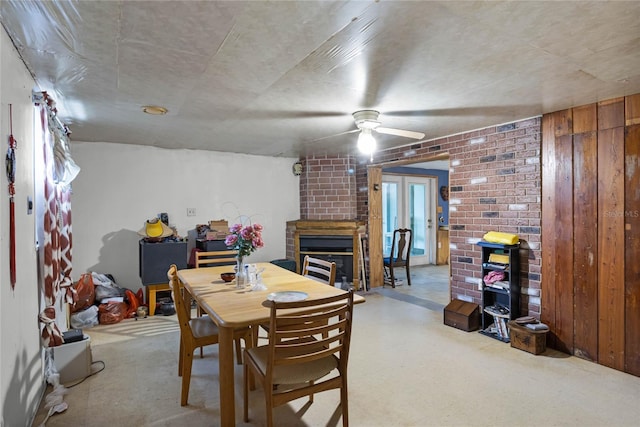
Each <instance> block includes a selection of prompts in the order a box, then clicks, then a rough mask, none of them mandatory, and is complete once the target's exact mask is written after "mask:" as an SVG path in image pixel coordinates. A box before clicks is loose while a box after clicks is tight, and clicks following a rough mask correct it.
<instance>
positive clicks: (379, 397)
mask: <svg viewBox="0 0 640 427" xmlns="http://www.w3.org/2000/svg"><path fill="white" fill-rule="evenodd" d="M414 277H415V279H413V278H414ZM447 277H448V266H444V267H425V268H417V269H414V270H413V271H412V286H411V287H408V286H407V285H406V284H405V285H403V286H400V287H397V288H396V289H395V290H394V289H391V288H389V287H385V288H384V289H380V288H377V289H376V290H375V291H372V292H369V293H367V294H366V295H365V296H366V299H367V301H366V303H364V304H360V305H358V306H356V310H355V315H354V329H353V340H352V346H351V353H350V360H349V411H350V420H349V421H350V423H351V425H353V426H367V427H369V426H372V427H373V426H381V427H382V426H385V427H387V426H474V427H478V426H535V427H539V426H636V425H638V420H640V405H638V396H640V378H638V377H634V376H631V375H628V374H624V373H621V372H618V371H615V370H612V369H608V368H605V367H603V366H601V365H597V364H595V363H591V362H587V361H584V360H581V359H578V358H575V357H569V356H568V355H565V354H562V353H559V352H555V351H552V350H547V351H546V352H545V353H543V354H542V355H538V356H534V355H532V354H529V353H526V352H524V351H521V350H517V349H514V348H511V347H510V346H509V344H504V343H502V342H499V341H497V340H494V339H491V338H488V337H486V336H483V335H481V334H478V333H476V332H470V333H467V332H463V331H460V330H458V329H454V328H451V327H448V326H445V325H444V324H443V313H442V308H443V307H444V305H446V304H447V303H448V301H449V297H448V282H447ZM438 278H439V279H438ZM443 278H444V280H443ZM85 333H86V334H87V335H89V336H90V337H91V348H92V354H93V360H94V361H102V362H104V364H105V369H104V370H103V371H101V372H99V373H97V374H95V375H93V376H90V377H88V378H87V379H86V380H84V381H83V382H82V383H80V384H78V385H76V386H74V387H71V388H69V389H68V394H67V395H66V396H65V401H66V402H67V404H68V405H69V407H68V409H67V410H66V411H65V412H63V413H61V414H55V415H53V416H52V417H51V418H50V419H49V420H48V422H47V424H46V425H47V426H51V427H55V426H65V427H66V426H114V425H126V426H187V425H189V426H216V425H218V424H219V423H218V420H219V405H218V402H219V399H218V383H217V379H218V365H217V346H210V347H207V348H206V349H205V353H204V358H202V359H199V358H196V359H195V361H194V372H193V376H192V381H191V390H190V395H189V406H187V407H181V406H180V402H179V396H180V379H179V377H178V375H177V360H178V357H177V356H178V340H179V332H178V325H177V323H176V318H175V315H174V316H166V317H165V316H156V317H149V318H146V319H140V320H133V319H129V320H125V321H123V322H121V323H118V324H116V325H107V326H102V325H101V326H97V327H94V328H91V329H87V330H86V331H85ZM101 366H102V365H101V364H100V363H95V364H94V369H95V370H97V369H99V368H100V367H101ZM338 394H339V393H338V391H329V392H324V393H320V394H317V395H316V396H315V402H314V403H313V404H311V405H309V404H307V400H306V399H299V400H298V401H295V402H292V403H291V404H288V405H285V406H282V407H279V408H277V409H276V411H275V419H276V422H275V425H277V426H336V425H338V426H339V425H342V422H341V419H340V408H339V404H338V402H339V396H338ZM250 402H251V405H250V416H251V422H250V423H249V424H245V423H243V422H242V421H241V420H242V368H241V366H236V420H237V425H239V426H245V425H248V426H261V425H264V424H265V423H264V400H263V394H262V391H261V390H260V389H257V390H255V391H253V392H251V393H250ZM44 414H45V411H44V409H42V410H41V411H40V413H39V415H38V417H37V418H36V420H35V424H34V425H38V424H39V423H40V421H42V419H43V418H44Z"/></svg>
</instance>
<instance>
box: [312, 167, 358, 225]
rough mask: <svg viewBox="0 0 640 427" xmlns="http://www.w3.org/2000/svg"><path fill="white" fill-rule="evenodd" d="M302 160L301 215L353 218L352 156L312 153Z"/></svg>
mask: <svg viewBox="0 0 640 427" xmlns="http://www.w3.org/2000/svg"><path fill="white" fill-rule="evenodd" d="M302 162H303V173H302V175H301V176H300V219H326V220H340V219H349V220H352V219H355V218H356V213H357V199H356V189H355V183H356V179H355V169H356V166H355V160H354V159H353V157H350V156H347V155H344V156H338V157H327V156H314V157H307V158H305V159H304V160H302Z"/></svg>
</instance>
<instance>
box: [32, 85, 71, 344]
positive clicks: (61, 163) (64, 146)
mask: <svg viewBox="0 0 640 427" xmlns="http://www.w3.org/2000/svg"><path fill="white" fill-rule="evenodd" d="M34 102H35V104H36V105H37V106H38V107H39V109H40V111H39V112H40V125H41V126H42V136H43V137H42V147H43V155H44V165H45V174H44V175H45V177H44V180H45V182H44V198H45V212H44V218H43V221H44V224H43V230H44V246H43V253H44V289H43V291H44V296H45V308H44V310H43V311H42V312H41V313H40V316H39V319H40V322H41V323H43V324H44V328H43V329H42V341H43V344H44V346H45V347H53V346H57V345H60V344H62V334H61V333H60V329H59V328H58V326H57V325H56V323H55V318H56V311H55V308H54V303H55V301H56V296H57V295H58V294H59V292H60V290H61V289H65V290H66V292H65V299H66V300H67V302H69V303H71V302H73V300H74V299H75V297H76V296H75V295H74V289H73V287H72V285H73V282H72V280H71V248H72V244H71V243H72V240H71V187H70V185H69V184H70V182H71V180H72V179H73V178H75V176H76V175H77V173H78V171H79V168H78V167H77V166H76V165H75V163H73V160H71V157H70V155H69V139H68V131H67V130H66V128H64V127H63V126H61V125H60V123H59V122H58V121H57V118H56V116H55V108H53V107H52V104H53V102H52V100H51V99H50V98H49V97H48V96H47V94H46V93H45V92H39V93H34Z"/></svg>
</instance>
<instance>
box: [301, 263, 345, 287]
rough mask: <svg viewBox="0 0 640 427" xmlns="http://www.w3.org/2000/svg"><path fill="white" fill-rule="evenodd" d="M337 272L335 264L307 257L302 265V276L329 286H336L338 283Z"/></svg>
mask: <svg viewBox="0 0 640 427" xmlns="http://www.w3.org/2000/svg"><path fill="white" fill-rule="evenodd" d="M336 270H337V267H336V263H335V262H331V261H326V260H323V259H320V258H313V257H310V256H309V255H306V256H305V257H304V262H303V264H302V273H301V274H302V275H303V276H306V277H309V278H311V279H314V280H317V281H319V282H322V283H325V284H327V285H329V286H334V285H335V283H336Z"/></svg>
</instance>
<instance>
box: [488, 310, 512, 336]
mask: <svg viewBox="0 0 640 427" xmlns="http://www.w3.org/2000/svg"><path fill="white" fill-rule="evenodd" d="M484 311H485V312H486V313H489V314H490V315H492V316H493V325H494V327H495V329H496V331H495V333H496V335H498V337H499V338H501V339H505V340H508V339H509V327H508V326H507V322H508V321H509V319H510V316H511V313H510V312H509V309H508V308H507V307H504V306H501V305H499V304H496V305H490V306H487V307H485V308H484Z"/></svg>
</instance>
